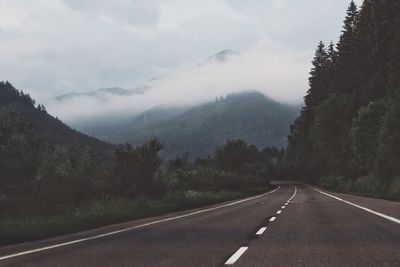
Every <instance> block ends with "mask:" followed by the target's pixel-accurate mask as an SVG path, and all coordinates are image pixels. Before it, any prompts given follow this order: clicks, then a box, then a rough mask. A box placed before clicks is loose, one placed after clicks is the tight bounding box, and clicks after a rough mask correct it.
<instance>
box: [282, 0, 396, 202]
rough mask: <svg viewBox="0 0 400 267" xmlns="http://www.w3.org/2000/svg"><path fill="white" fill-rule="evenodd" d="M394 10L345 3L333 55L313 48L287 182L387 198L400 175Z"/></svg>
mask: <svg viewBox="0 0 400 267" xmlns="http://www.w3.org/2000/svg"><path fill="white" fill-rule="evenodd" d="M399 26H400V4H399V1H397V0H373V1H369V0H368V1H364V3H363V5H362V7H361V9H359V10H358V9H357V7H356V5H355V4H354V2H353V1H352V2H351V4H350V6H349V9H348V11H347V15H346V18H345V21H344V26H343V31H342V35H341V37H340V40H339V43H338V44H337V49H335V48H334V46H333V45H332V44H331V45H330V46H329V47H328V49H325V47H324V45H323V44H322V43H320V44H319V45H318V48H317V51H316V54H315V58H314V60H313V69H312V71H311V72H310V74H311V77H310V89H309V91H308V93H307V96H306V97H305V107H304V108H303V111H302V113H301V116H300V117H299V118H298V119H296V121H295V123H294V124H293V126H292V128H291V133H290V135H289V144H288V148H287V150H286V153H285V156H284V158H283V160H282V161H281V167H282V168H283V170H284V172H283V173H285V174H286V175H292V176H294V177H298V178H299V179H303V180H306V181H312V182H318V181H319V179H321V180H320V182H321V183H323V184H325V185H328V186H329V187H331V188H335V189H337V190H343V191H353V192H358V193H362V192H364V193H367V192H370V193H371V194H372V195H376V196H378V195H379V196H385V195H386V196H387V197H391V198H399V197H400V196H399V195H397V196H394V194H396V193H393V192H398V191H397V189H396V190H393V188H392V187H393V186H394V187H395V188H396V184H397V182H395V181H397V180H398V178H396V177H398V175H399V174H400V168H399V167H398V166H399V164H398V162H399V160H400V157H399V156H400V155H399V151H400V137H399V136H400V101H399V88H400V84H399V81H400V78H399V77H400V67H399V66H400V65H399V62H400V57H399V55H400V27H399Z"/></svg>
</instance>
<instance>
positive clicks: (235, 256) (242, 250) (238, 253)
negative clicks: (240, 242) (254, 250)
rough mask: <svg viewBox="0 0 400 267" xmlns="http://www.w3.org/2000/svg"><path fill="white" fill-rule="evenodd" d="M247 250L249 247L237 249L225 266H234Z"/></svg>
mask: <svg viewBox="0 0 400 267" xmlns="http://www.w3.org/2000/svg"><path fill="white" fill-rule="evenodd" d="M248 248H249V247H241V248H239V249H238V250H237V251H236V252H235V253H234V254H233V255H232V256H231V257H230V258H229V259H228V260H227V261H226V262H225V265H232V264H234V263H235V262H236V261H237V260H238V259H239V258H240V256H242V255H243V253H245V252H246V250H247V249H248Z"/></svg>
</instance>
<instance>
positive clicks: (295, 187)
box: [287, 186, 297, 203]
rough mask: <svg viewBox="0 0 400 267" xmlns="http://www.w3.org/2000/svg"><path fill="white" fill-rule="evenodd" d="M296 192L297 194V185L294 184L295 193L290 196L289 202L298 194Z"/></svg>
mask: <svg viewBox="0 0 400 267" xmlns="http://www.w3.org/2000/svg"><path fill="white" fill-rule="evenodd" d="M296 194H297V186H294V193H293V195H292V196H291V197H290V198H289V200H288V201H287V202H288V203H289V202H290V201H292V199H293V198H294V197H295V196H296Z"/></svg>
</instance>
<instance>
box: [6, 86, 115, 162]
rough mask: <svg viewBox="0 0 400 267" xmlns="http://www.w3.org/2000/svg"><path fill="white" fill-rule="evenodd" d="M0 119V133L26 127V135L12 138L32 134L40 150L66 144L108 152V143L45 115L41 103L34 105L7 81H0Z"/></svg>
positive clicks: (13, 136) (109, 150) (109, 148)
mask: <svg viewBox="0 0 400 267" xmlns="http://www.w3.org/2000/svg"><path fill="white" fill-rule="evenodd" d="M0 121H1V122H2V123H0V126H1V127H3V128H4V129H3V132H1V131H0V132H1V133H2V134H4V133H7V132H13V131H15V132H18V131H20V128H21V127H22V126H21V125H24V127H28V128H30V133H29V134H27V133H24V134H25V135H26V136H23V135H22V134H21V133H19V135H20V136H19V137H16V136H17V134H12V135H11V137H12V138H18V139H21V140H23V139H24V138H32V136H33V135H35V136H37V138H38V141H37V145H38V146H39V147H41V149H48V148H54V147H55V146H57V145H64V144H68V145H70V146H71V147H75V148H77V149H78V150H83V149H84V148H85V147H88V148H91V149H93V151H97V152H99V153H101V154H108V153H110V152H111V151H112V145H110V144H108V143H106V142H103V141H100V140H98V139H96V138H93V137H90V136H87V135H85V134H82V133H80V132H78V131H76V130H74V129H71V128H70V127H68V126H67V125H66V124H64V123H63V122H62V121H60V120H59V119H57V118H54V117H53V116H51V115H50V114H48V113H47V112H46V110H45V108H44V106H42V105H38V106H37V107H35V101H34V100H33V99H32V98H30V96H29V95H28V94H24V93H22V91H21V92H20V91H17V90H16V89H15V88H14V87H13V86H12V85H11V84H10V83H9V82H0ZM1 137H2V136H0V139H1ZM11 137H10V138H11ZM0 143H1V140H0ZM0 145H1V144H0Z"/></svg>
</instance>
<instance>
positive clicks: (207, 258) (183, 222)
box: [0, 184, 400, 267]
mask: <svg viewBox="0 0 400 267" xmlns="http://www.w3.org/2000/svg"><path fill="white" fill-rule="evenodd" d="M325 192H326V191H323V190H318V189H314V188H311V187H309V186H306V185H294V184H286V185H281V186H280V187H279V188H278V189H276V190H274V191H272V192H269V193H267V194H265V195H262V196H258V197H252V198H249V199H244V200H240V201H232V202H227V203H223V204H219V205H215V206H211V207H208V208H203V209H198V210H193V211H186V212H180V213H174V214H169V215H166V216H160V217H157V218H148V219H144V220H137V221H133V222H128V223H124V224H119V225H113V226H109V227H103V228H99V229H94V230H92V231H87V232H83V233H78V234H74V235H69V236H64V237H59V238H54V239H50V240H44V241H39V242H30V243H26V244H20V245H13V246H8V247H2V248H0V266H52V267H54V266H85V267H87V266H224V265H233V266H363V267H364V266H379V267H381V266H400V220H399V219H400V203H397V202H391V201H384V200H375V199H370V198H363V197H356V196H348V195H343V194H333V193H329V192H327V193H328V194H326V193H325Z"/></svg>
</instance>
